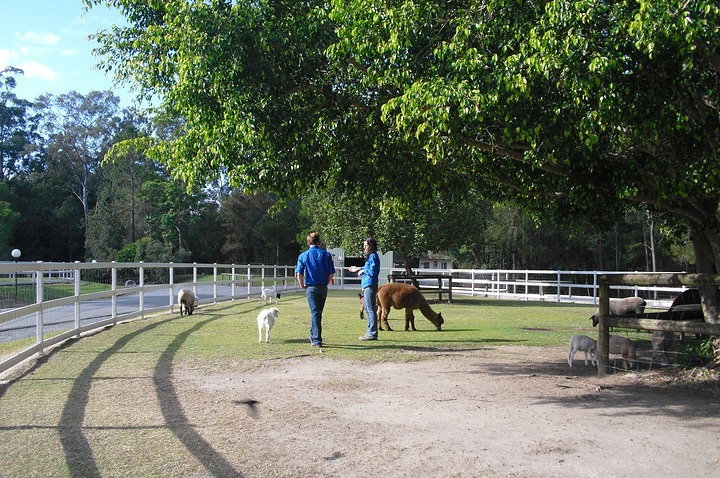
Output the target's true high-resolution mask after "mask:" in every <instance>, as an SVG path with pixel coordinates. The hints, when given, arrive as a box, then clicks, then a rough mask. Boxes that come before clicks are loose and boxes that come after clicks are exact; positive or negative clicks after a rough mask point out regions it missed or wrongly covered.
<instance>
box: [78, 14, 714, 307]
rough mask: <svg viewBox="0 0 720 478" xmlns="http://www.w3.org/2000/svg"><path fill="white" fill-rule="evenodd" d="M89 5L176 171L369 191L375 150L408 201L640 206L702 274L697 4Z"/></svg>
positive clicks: (708, 225)
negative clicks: (664, 222)
mask: <svg viewBox="0 0 720 478" xmlns="http://www.w3.org/2000/svg"><path fill="white" fill-rule="evenodd" d="M85 1H86V4H87V5H92V4H94V3H98V2H99V0H85ZM109 3H110V4H111V5H114V6H116V7H118V8H120V10H121V11H122V12H123V13H124V14H125V16H126V17H127V18H128V20H129V23H130V26H129V27H128V28H125V29H120V28H117V29H115V30H114V31H112V32H106V33H103V34H101V35H99V37H98V38H99V39H100V40H101V42H102V47H101V48H100V53H102V54H106V55H107V58H106V63H105V66H106V67H107V68H111V67H112V66H113V65H119V69H117V70H115V71H116V72H117V73H118V74H119V76H120V78H121V79H123V78H124V79H132V80H133V81H134V82H135V83H137V84H139V85H140V86H141V88H142V91H144V92H151V93H158V94H159V95H160V96H161V97H162V98H163V99H164V100H165V103H164V104H163V108H164V109H166V110H168V111H170V112H172V113H173V114H175V115H176V116H179V117H182V118H183V119H184V120H185V133H186V134H184V135H182V136H181V137H180V138H178V140H176V141H172V142H169V143H163V144H159V145H158V147H157V148H156V150H155V152H156V154H158V155H164V156H165V158H166V159H167V160H168V161H169V162H170V163H171V164H173V169H174V170H176V171H178V172H179V173H180V174H182V175H183V176H184V177H186V178H187V179H189V180H193V179H194V180H204V179H205V178H207V177H210V176H212V175H215V174H220V173H222V172H223V171H226V172H227V174H228V177H229V178H230V180H231V181H232V182H233V184H235V185H237V186H239V187H261V188H268V189H272V190H274V191H278V192H279V193H280V194H284V195H285V194H290V193H300V192H302V190H303V188H304V187H307V186H308V185H309V184H313V182H314V181H315V180H325V181H326V182H327V183H328V184H332V185H333V186H334V187H336V188H338V189H343V188H345V189H351V188H355V191H358V189H357V185H358V184H363V185H364V186H367V188H368V189H367V190H366V192H368V193H370V192H371V191H372V188H373V186H374V185H378V184H380V185H383V182H374V181H366V177H367V176H368V175H367V170H368V167H370V168H371V169H372V167H373V166H374V165H375V164H376V160H380V161H381V162H382V163H383V165H384V166H386V167H385V168H379V167H377V168H375V169H374V171H375V172H376V174H377V175H379V177H382V178H391V177H392V175H393V172H394V171H401V172H408V171H412V175H411V176H412V180H411V181H405V182H395V183H392V184H394V185H395V186H396V187H395V188H393V189H392V192H393V194H395V195H396V197H404V198H405V200H406V201H407V203H408V205H412V203H413V202H414V201H419V200H423V199H428V198H431V197H432V196H433V195H434V194H436V190H438V189H440V190H443V189H445V190H447V191H454V192H456V193H457V194H458V195H460V194H463V193H465V192H467V191H470V190H471V189H473V188H475V189H478V190H481V191H482V192H483V194H486V195H488V196H490V195H492V196H498V197H499V199H503V197H502V196H506V197H512V198H513V199H514V200H516V201H517V202H518V203H520V204H522V205H523V206H525V207H527V208H535V209H545V210H547V209H548V208H553V209H554V210H555V213H556V214H557V216H559V217H566V218H567V217H573V218H578V219H580V218H582V217H590V218H592V220H593V221H594V222H595V223H596V225H597V226H598V227H602V228H605V229H608V228H610V227H611V226H612V224H613V223H614V222H616V221H617V220H619V218H621V217H622V213H623V212H624V209H625V208H626V205H627V204H628V203H631V204H638V203H640V204H645V205H647V207H650V208H652V209H655V210H665V211H668V212H669V213H671V214H672V215H673V216H674V218H675V220H676V222H677V223H682V224H683V225H684V226H685V228H687V229H688V230H689V231H690V233H691V237H692V238H693V243H694V246H695V253H696V259H697V265H698V269H699V271H701V272H716V271H717V268H718V264H720V232H718V231H720V227H718V225H719V221H720V219H718V217H719V216H720V207H719V206H720V195H718V186H717V185H718V184H720V181H718V177H719V176H720V161H718V159H719V158H718V145H720V141H718V140H719V139H720V117H719V116H718V109H717V106H716V105H718V104H720V101H719V100H720V98H718V95H720V88H718V85H717V83H718V74H719V73H720V60H718V58H720V54H719V53H718V51H717V45H718V44H720V41H719V40H720V28H718V26H719V25H720V6H718V5H717V3H716V2H713V1H708V0H699V1H697V2H682V3H680V2H666V1H661V0H640V1H637V2H605V1H603V0H581V1H575V2H567V1H560V0H557V1H550V2H518V1H516V0H486V1H484V2H477V1H451V2H447V1H439V0H412V1H410V0H406V1H401V0H397V1H392V2H386V1H384V2H377V1H373V0H351V1H343V2H340V1H336V2H331V3H328V2H320V1H317V2H315V1H310V2H292V1H289V0H288V1H283V0H268V1H266V2H230V1H222V0H218V1H213V2H189V1H184V0H169V1H167V2H162V3H156V4H148V3H147V2H145V1H141V0H111V1H110V2H109ZM326 53H327V54H329V56H328V55H326ZM380 111H381V112H382V113H383V115H382V117H381V116H380V115H379V112H380ZM381 120H382V121H383V122H384V123H381ZM398 131H402V132H404V133H405V134H406V139H407V144H406V145H403V144H402V143H400V142H399V139H400V138H399V137H398V136H397V132H398ZM371 132H374V133H375V134H374V135H373V134H369V133H371ZM416 142H417V143H416ZM418 144H419V145H421V146H422V150H418V149H417V148H416V146H417V145H418ZM368 145H372V148H368V147H367V146H368ZM404 148H407V149H409V150H411V151H415V152H416V154H408V155H403V154H396V153H397V152H398V151H402V150H403V149H404ZM380 150H382V151H385V152H386V153H390V154H385V155H382V154H373V155H367V154H366V151H374V152H378V151H380ZM418 152H422V153H423V156H422V159H420V156H419V154H417V153H418ZM344 153H349V154H344ZM363 156H364V157H365V160H364V161H363V160H362V159H363ZM393 157H394V162H393V163H392V164H390V162H389V161H382V158H385V159H389V158H393ZM373 176H374V175H370V177H371V178H372V177H373ZM379 191H380V189H379V188H377V189H375V193H376V194H375V196H376V197H382V194H380V193H379ZM705 299H706V300H705V301H704V307H705V311H706V318H707V319H708V320H710V321H717V320H718V316H719V315H720V314H719V313H720V297H718V296H717V294H716V293H715V294H713V295H712V296H711V295H709V294H706V295H705Z"/></svg>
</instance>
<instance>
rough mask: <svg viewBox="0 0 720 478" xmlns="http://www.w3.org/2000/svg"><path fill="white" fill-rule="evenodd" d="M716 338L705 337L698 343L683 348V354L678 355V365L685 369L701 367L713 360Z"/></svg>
mask: <svg viewBox="0 0 720 478" xmlns="http://www.w3.org/2000/svg"><path fill="white" fill-rule="evenodd" d="M716 342H717V338H715V337H707V338H705V339H703V340H701V341H700V342H697V343H690V344H687V345H686V346H685V350H684V351H683V353H680V354H678V365H680V366H681V367H685V368H692V367H703V366H706V365H708V364H709V363H710V362H712V360H713V359H714V358H715V354H716V353H717V351H716V348H715V347H716V346H717V343H716Z"/></svg>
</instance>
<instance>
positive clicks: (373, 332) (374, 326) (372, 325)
mask: <svg viewBox="0 0 720 478" xmlns="http://www.w3.org/2000/svg"><path fill="white" fill-rule="evenodd" d="M377 291H378V285H377V284H374V285H371V286H368V287H365V289H364V300H365V312H366V313H367V323H368V325H367V332H366V334H367V335H369V336H370V337H377V336H378V316H377V303H376V302H375V296H377Z"/></svg>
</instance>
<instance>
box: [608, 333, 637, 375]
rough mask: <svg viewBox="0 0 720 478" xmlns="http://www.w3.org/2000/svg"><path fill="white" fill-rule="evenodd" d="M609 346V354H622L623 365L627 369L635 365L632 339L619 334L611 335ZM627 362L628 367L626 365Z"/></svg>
mask: <svg viewBox="0 0 720 478" xmlns="http://www.w3.org/2000/svg"><path fill="white" fill-rule="evenodd" d="M609 348H610V353H611V354H620V356H622V358H623V367H625V368H626V369H627V368H632V367H634V366H635V360H636V354H635V344H634V343H633V341H632V340H630V339H629V338H627V337H622V336H620V335H611V336H610V347H609ZM628 362H629V364H630V367H628Z"/></svg>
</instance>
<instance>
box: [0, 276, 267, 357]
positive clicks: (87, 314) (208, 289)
mask: <svg viewBox="0 0 720 478" xmlns="http://www.w3.org/2000/svg"><path fill="white" fill-rule="evenodd" d="M179 290H180V288H179V287H178V288H176V289H174V291H173V303H176V302H177V293H178V291H179ZM231 292H232V290H231V288H230V286H218V287H217V297H218V298H219V299H220V298H224V297H230V295H231ZM245 292H246V289H245V288H240V287H236V288H235V293H236V295H243V294H244V293H245ZM251 292H252V294H253V295H255V294H256V295H257V296H258V297H259V296H260V288H259V287H256V288H253V290H252V291H251ZM197 295H198V299H199V300H200V301H203V300H207V299H212V298H213V286H212V284H210V285H198V286H197ZM143 300H144V309H145V310H151V309H156V308H161V307H167V308H168V310H169V309H170V294H169V290H168V289H161V290H154V291H149V292H145V295H144V299H143ZM139 310H140V296H139V294H132V295H124V296H120V297H118V298H117V315H118V316H123V315H125V314H130V313H133V312H137V311H139ZM175 310H177V305H175ZM110 317H112V300H111V299H110V298H108V299H101V300H90V301H83V302H82V303H81V306H80V324H81V325H82V326H84V325H88V324H92V323H93V322H99V321H102V320H104V319H107V318H110ZM35 322H36V315H35V314H34V313H33V314H29V315H26V316H23V317H19V318H17V319H13V320H9V321H7V322H4V323H2V324H0V343H6V342H12V341H14V340H20V339H25V338H35V337H36V332H35V327H36V323H35ZM43 322H44V324H43V332H44V333H45V334H47V333H59V332H64V331H67V330H70V329H72V328H74V326H75V305H74V304H69V305H63V306H60V307H53V308H51V309H46V310H45V311H44V312H43Z"/></svg>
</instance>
